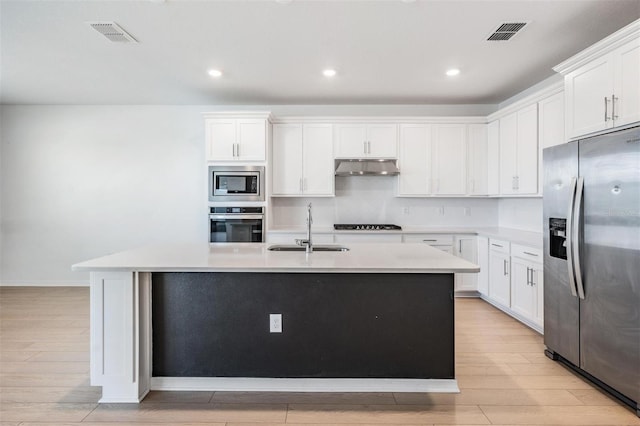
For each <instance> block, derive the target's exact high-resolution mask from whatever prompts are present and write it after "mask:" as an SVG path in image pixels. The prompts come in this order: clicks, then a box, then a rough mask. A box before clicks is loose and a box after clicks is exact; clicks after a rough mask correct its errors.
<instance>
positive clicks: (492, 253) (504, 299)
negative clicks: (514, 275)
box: [489, 238, 511, 308]
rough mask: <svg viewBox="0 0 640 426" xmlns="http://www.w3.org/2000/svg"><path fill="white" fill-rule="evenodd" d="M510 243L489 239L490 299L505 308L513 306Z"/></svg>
mask: <svg viewBox="0 0 640 426" xmlns="http://www.w3.org/2000/svg"><path fill="white" fill-rule="evenodd" d="M510 274H511V261H510V259H509V242H508V241H502V240H496V239H494V238H491V239H489V298H491V299H492V300H493V301H494V302H496V303H498V304H500V305H502V306H503V307H505V308H509V307H510V306H511V279H510Z"/></svg>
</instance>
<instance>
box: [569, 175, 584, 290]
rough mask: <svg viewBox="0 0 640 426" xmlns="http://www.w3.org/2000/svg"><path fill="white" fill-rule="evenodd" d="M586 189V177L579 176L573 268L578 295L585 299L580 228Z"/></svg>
mask: <svg viewBox="0 0 640 426" xmlns="http://www.w3.org/2000/svg"><path fill="white" fill-rule="evenodd" d="M583 190H584V178H583V177H579V178H578V187H577V189H576V195H575V200H576V201H575V207H574V211H575V219H574V221H573V232H572V234H573V238H574V240H573V243H572V244H571V247H572V249H573V270H574V271H575V274H576V275H575V277H576V287H577V288H578V297H579V298H580V299H584V285H583V283H582V270H581V268H580V229H581V228H582V227H581V225H582V192H583Z"/></svg>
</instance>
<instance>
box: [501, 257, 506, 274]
mask: <svg viewBox="0 0 640 426" xmlns="http://www.w3.org/2000/svg"><path fill="white" fill-rule="evenodd" d="M502 262H504V275H507V260H506V259H504V260H503V261H502Z"/></svg>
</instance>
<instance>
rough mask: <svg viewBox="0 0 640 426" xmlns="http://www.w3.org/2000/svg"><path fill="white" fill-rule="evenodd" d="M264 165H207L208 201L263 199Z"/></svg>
mask: <svg viewBox="0 0 640 426" xmlns="http://www.w3.org/2000/svg"><path fill="white" fill-rule="evenodd" d="M264 179H265V178H264V167H262V166H209V201H214V202H215V201H232V202H233V201H264Z"/></svg>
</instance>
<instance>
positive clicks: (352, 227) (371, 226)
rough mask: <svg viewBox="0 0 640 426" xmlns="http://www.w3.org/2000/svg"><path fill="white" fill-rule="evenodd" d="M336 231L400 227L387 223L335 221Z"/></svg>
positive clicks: (397, 229) (394, 229) (334, 227)
mask: <svg viewBox="0 0 640 426" xmlns="http://www.w3.org/2000/svg"><path fill="white" fill-rule="evenodd" d="M333 229H335V230H336V231H400V230H402V227H400V226H398V225H389V224H383V225H380V224H367V223H357V224H351V223H346V224H345V223H336V224H335V225H333Z"/></svg>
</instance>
